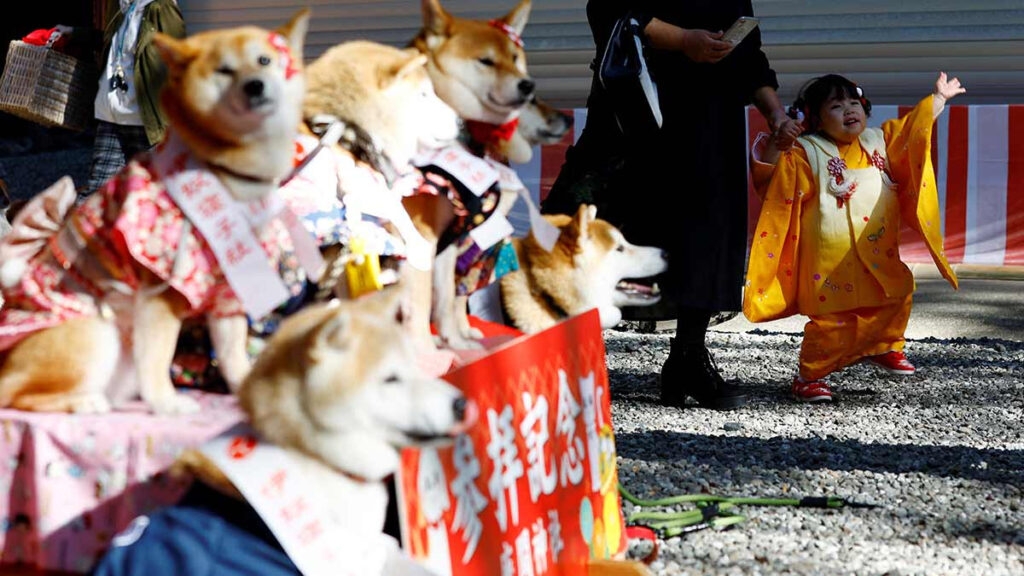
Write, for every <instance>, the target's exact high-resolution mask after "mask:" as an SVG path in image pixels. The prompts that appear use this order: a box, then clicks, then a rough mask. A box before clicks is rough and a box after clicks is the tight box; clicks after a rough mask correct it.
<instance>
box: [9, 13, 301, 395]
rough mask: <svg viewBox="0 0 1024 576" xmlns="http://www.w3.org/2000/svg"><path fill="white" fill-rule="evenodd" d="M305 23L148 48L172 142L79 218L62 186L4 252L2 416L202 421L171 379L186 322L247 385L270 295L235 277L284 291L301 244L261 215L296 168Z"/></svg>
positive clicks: (20, 219) (42, 201)
mask: <svg viewBox="0 0 1024 576" xmlns="http://www.w3.org/2000/svg"><path fill="white" fill-rule="evenodd" d="M308 20H309V11H308V10H302V11H299V12H298V13H297V14H296V15H295V16H294V17H293V18H292V19H291V20H290V21H289V22H288V23H287V24H285V25H284V26H282V27H281V28H280V29H278V30H276V31H270V30H264V29H261V28H257V27H252V26H246V27H240V28H232V29H223V30H212V31H208V32H202V33H198V34H195V35H192V36H190V37H187V38H185V39H182V40H177V39H174V38H171V37H169V36H165V35H161V34H157V35H156V37H155V40H154V42H155V43H156V45H157V46H158V48H159V50H160V52H161V55H162V57H163V59H164V61H165V62H166V64H167V68H168V80H167V83H166V85H165V88H164V89H163V91H162V95H161V98H162V105H163V109H164V110H165V111H166V113H167V116H168V118H169V120H170V128H169V131H168V137H167V140H166V141H165V142H164V143H163V144H162V145H161V146H159V147H158V148H157V149H156V150H154V151H153V152H152V153H149V154H145V155H141V156H139V157H137V158H136V159H134V160H133V161H131V162H130V163H129V164H128V165H127V166H126V167H125V168H124V169H123V170H122V171H121V172H119V173H118V175H116V176H115V177H114V178H113V179H111V180H110V182H108V183H107V184H106V185H105V186H104V187H103V188H102V189H101V190H100V191H98V192H97V193H95V194H93V195H92V196H90V197H89V198H88V199H86V200H85V201H84V202H82V203H81V204H80V205H77V206H75V205H74V204H73V190H71V189H70V186H71V185H70V179H65V180H63V181H61V182H58V183H57V184H56V185H54V186H53V187H51V189H50V190H48V191H46V192H44V193H42V194H40V195H38V196H37V197H36V198H35V199H34V200H33V202H31V203H30V204H29V205H28V206H26V207H25V208H24V209H23V210H22V211H21V212H19V213H18V216H17V217H16V218H15V221H14V227H13V230H12V231H11V233H10V234H9V235H8V236H7V237H6V238H5V239H4V241H3V244H2V246H0V253H2V254H3V264H2V267H0V282H2V285H3V290H4V297H5V300H6V302H5V305H4V308H3V310H2V311H0V349H3V350H4V352H3V356H2V362H3V363H2V366H0V406H5V407H14V408H19V409H25V410H40V411H72V412H104V411H108V410H110V409H111V406H112V404H117V403H119V402H120V401H123V400H128V399H132V398H135V397H138V396H141V398H142V400H144V401H145V402H146V403H147V404H148V406H149V408H151V409H152V410H153V411H155V412H157V413H162V414H176V413H186V412H192V411H195V410H197V409H198V404H197V403H196V402H195V400H193V399H192V398H190V397H188V396H186V395H183V394H179V393H177V392H176V391H175V389H174V387H173V385H172V383H171V380H170V374H169V367H170V364H171V359H172V356H173V354H174V351H175V346H176V343H177V339H178V335H179V332H180V330H181V325H182V321H183V319H185V318H189V317H200V316H205V317H206V318H207V323H208V327H209V331H210V335H211V339H212V341H213V345H214V348H215V350H216V354H217V358H218V362H219V366H220V370H221V372H222V374H223V375H224V377H225V380H227V382H228V383H229V385H231V386H232V387H236V386H237V385H238V383H239V382H241V380H242V378H243V377H244V376H245V374H246V373H247V372H248V371H249V368H250V360H249V358H248V356H247V354H246V350H245V343H246V336H247V317H246V314H247V312H254V311H257V310H260V311H266V310H265V309H266V308H267V307H268V305H269V306H271V307H272V305H273V302H269V301H264V302H257V300H258V299H259V298H262V297H263V296H264V295H266V294H268V292H267V290H268V286H264V285H260V286H258V287H257V289H256V290H255V291H254V290H252V289H249V288H247V287H246V286H245V283H244V282H241V281H239V278H241V277H243V276H244V275H240V274H238V273H239V272H240V271H241V269H240V268H239V266H244V265H246V264H252V265H253V266H255V268H254V270H256V271H257V272H256V273H257V275H258V274H264V275H268V274H269V276H267V277H269V278H270V279H271V280H274V281H275V282H278V284H275V285H273V286H270V288H276V292H274V293H275V294H277V295H279V296H283V297H284V298H287V296H288V295H289V293H290V290H292V287H290V286H286V285H285V284H284V282H283V281H281V278H280V276H279V275H278V274H279V272H278V266H279V264H281V262H283V261H284V260H285V258H284V255H285V253H286V252H287V251H288V250H290V249H291V248H292V245H291V240H292V238H300V237H298V236H295V237H293V236H291V234H290V231H289V230H288V229H286V226H285V224H284V223H283V222H282V221H280V220H279V219H277V218H275V216H274V213H272V212H271V211H270V210H269V209H264V208H266V207H267V206H268V204H270V203H271V202H270V200H271V198H272V197H273V196H272V195H273V193H274V191H275V190H276V189H277V187H278V180H279V179H280V178H282V177H283V176H285V174H287V173H288V171H289V170H290V169H291V167H292V157H293V152H294V139H295V135H296V133H297V130H298V126H299V122H300V118H301V106H302V98H303V94H304V81H303V75H302V48H303V43H304V39H305V34H306V29H307V24H308ZM174 182H176V183H177V184H174ZM186 210H189V212H188V213H186ZM202 222H206V223H207V224H208V225H212V226H214V228H213V229H211V228H207V229H206V230H205V231H203V230H202V227H203V224H202ZM307 241H308V238H307ZM231 274H233V275H231Z"/></svg>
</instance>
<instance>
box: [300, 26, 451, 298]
mask: <svg viewBox="0 0 1024 576" xmlns="http://www.w3.org/2000/svg"><path fill="white" fill-rule="evenodd" d="M426 64H427V58H426V56H424V55H423V54H422V53H420V52H419V51H418V50H415V49H412V48H406V49H399V48H395V47H392V46H387V45H384V44H379V43H376V42H369V41H363V40H357V41H350V42H345V43H342V44H339V45H337V46H334V47H332V48H331V49H329V50H327V51H326V52H325V53H324V54H323V55H321V56H320V57H319V58H317V59H316V60H314V61H313V62H312V63H310V64H309V65H308V66H307V69H306V81H307V93H306V98H305V103H304V106H303V117H304V120H305V123H306V125H307V126H309V127H310V128H311V129H312V130H313V131H314V132H320V131H322V128H321V127H324V128H326V127H327V126H329V125H330V124H331V123H332V122H334V123H338V124H339V125H343V126H344V127H345V131H346V133H350V134H348V135H346V136H345V137H343V138H342V139H341V141H340V142H339V144H338V145H337V146H335V147H334V148H333V151H334V152H335V153H336V154H337V155H338V157H336V158H335V159H334V162H335V163H336V164H337V165H338V166H339V167H340V169H336V170H334V172H337V173H339V176H338V180H339V182H338V193H337V195H336V196H335V195H334V194H333V190H327V192H329V193H330V196H331V198H327V199H326V201H327V203H328V204H333V205H334V208H333V209H331V210H333V211H334V212H335V213H336V214H339V215H340V218H341V225H342V226H343V227H344V228H345V230H344V232H343V234H342V235H341V236H343V238H340V237H339V238H338V240H344V241H345V242H351V241H352V240H353V239H354V238H356V237H358V240H359V242H362V243H363V245H365V246H366V249H367V250H368V251H369V252H373V253H374V254H375V255H376V256H386V257H387V256H394V257H397V258H404V259H405V263H407V264H410V266H406V267H405V268H418V269H419V270H421V271H422V272H421V273H422V274H428V273H429V270H430V268H431V266H432V261H433V255H434V252H435V251H436V248H435V247H434V246H433V245H432V244H428V243H427V242H426V241H425V240H424V239H423V238H422V236H421V235H420V234H419V232H418V231H417V230H416V227H415V225H413V224H412V221H411V220H409V218H408V213H407V212H406V210H405V208H404V207H403V205H402V197H403V196H405V195H408V194H411V193H412V191H411V190H410V188H409V182H407V181H409V180H413V181H414V180H415V176H413V175H418V173H417V172H416V169H415V166H414V165H413V164H412V159H413V157H414V156H416V155H417V154H420V153H424V152H428V151H431V150H436V149H438V148H441V147H443V146H446V145H449V144H451V143H453V142H454V141H455V139H456V138H457V137H458V134H459V117H458V116H457V115H456V114H455V111H454V110H452V108H451V107H450V106H448V105H447V104H445V103H444V102H443V101H442V100H441V99H440V98H438V96H437V94H436V93H435V92H434V89H433V84H432V83H431V80H430V76H429V75H428V74H427V70H426ZM314 161H315V160H314ZM410 176H413V177H411V178H410ZM292 188H293V187H291V186H289V187H286V189H285V193H286V195H289V196H290V197H294V194H293V193H292ZM323 192H324V187H323V186H321V185H318V184H317V183H315V182H314V187H313V189H311V190H309V191H308V193H307V194H305V195H306V196H307V198H308V197H309V196H311V195H316V194H320V195H322V194H323ZM311 200H312V203H314V204H315V203H318V202H317V201H316V199H311ZM320 200H321V201H322V200H324V199H323V198H321V199H320ZM319 210H320V211H321V212H324V211H328V210H327V209H325V208H320V209H319ZM354 214H365V215H367V216H369V218H365V219H363V218H360V217H353V215H354ZM353 220H358V222H354V221H353ZM371 220H372V221H373V223H371V222H370V221H371ZM382 220H383V222H382ZM374 223H375V224H374ZM328 225H336V223H335V224H328ZM371 228H372V230H371ZM388 234H390V236H388ZM318 236H323V234H321V233H319V232H318ZM403 272H405V271H404V270H403ZM409 274H411V273H409ZM405 284H406V285H409V284H411V282H406V283H405ZM340 286H341V287H342V288H344V287H345V286H346V285H345V283H341V284H340ZM340 292H345V291H344V290H342V291H340ZM342 295H343V294H342Z"/></svg>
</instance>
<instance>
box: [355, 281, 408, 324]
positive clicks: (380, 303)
mask: <svg viewBox="0 0 1024 576" xmlns="http://www.w3.org/2000/svg"><path fill="white" fill-rule="evenodd" d="M406 296H407V292H406V291H404V290H401V289H399V288H398V287H396V286H386V287H384V288H382V289H380V290H378V291H377V292H375V293H373V294H370V295H367V296H365V298H366V299H367V301H368V305H372V306H374V307H375V308H376V315H377V316H379V317H380V318H394V319H395V321H396V322H398V323H399V324H408V323H409V322H410V320H411V318H412V314H410V313H409V304H410V302H409V301H408V299H407V298H406Z"/></svg>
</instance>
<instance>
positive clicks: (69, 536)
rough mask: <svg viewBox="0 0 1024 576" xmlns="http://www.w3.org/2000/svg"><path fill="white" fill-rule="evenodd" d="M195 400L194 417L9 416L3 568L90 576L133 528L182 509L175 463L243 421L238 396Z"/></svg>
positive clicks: (0, 533)
mask: <svg viewBox="0 0 1024 576" xmlns="http://www.w3.org/2000/svg"><path fill="white" fill-rule="evenodd" d="M189 393H190V394H194V395H195V396H196V397H197V398H198V399H199V401H200V403H201V404H202V406H203V410H202V411H201V412H200V413H198V414H195V415H192V416H176V417H172V416H154V415H151V414H149V413H147V412H146V410H145V409H144V408H143V406H142V405H141V404H135V405H131V406H129V407H126V408H125V409H123V410H119V411H117V412H114V413H111V414H106V415H69V414H39V413H32V412H21V411H17V410H0V495H4V494H6V495H7V496H6V498H4V497H0V564H11V563H27V564H29V565H34V566H36V567H38V568H44V569H51V570H64V571H69V572H79V573H85V572H88V570H89V569H90V568H91V567H92V566H93V564H94V563H95V562H96V560H97V559H98V558H99V556H100V555H102V554H103V551H104V550H105V549H106V547H107V545H108V543H109V542H110V539H111V537H112V536H113V535H114V534H116V533H117V532H119V531H120V530H121V529H123V528H124V527H125V526H127V525H128V523H129V522H131V520H132V519H133V518H135V517H136V516H138V515H139V514H143V513H146V512H150V511H152V510H154V509H155V508H158V507H161V506H164V505H166V504H169V503H171V502H174V501H176V500H177V499H178V498H179V497H180V496H181V494H182V493H183V491H184V489H185V488H186V487H187V483H185V482H183V481H181V480H176V479H173V478H171V477H170V476H169V475H168V474H166V469H167V467H168V466H169V465H170V464H171V462H173V460H174V458H175V456H177V454H178V453H179V452H181V450H182V449H184V448H187V447H190V446H195V445H198V444H200V443H202V442H204V441H206V440H207V439H209V438H211V437H213V436H216V435H217V434H219V433H220V432H222V431H223V430H225V429H226V428H229V427H231V426H232V425H233V424H235V423H236V422H238V421H239V420H240V419H241V418H242V413H241V411H240V410H239V408H238V406H237V402H236V401H235V399H234V397H232V396H226V395H218V394H207V393H202V392H189ZM0 572H2V568H0Z"/></svg>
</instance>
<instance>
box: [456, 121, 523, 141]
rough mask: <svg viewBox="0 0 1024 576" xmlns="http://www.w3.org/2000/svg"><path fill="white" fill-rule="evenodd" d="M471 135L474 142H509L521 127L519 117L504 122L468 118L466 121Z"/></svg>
mask: <svg viewBox="0 0 1024 576" xmlns="http://www.w3.org/2000/svg"><path fill="white" fill-rule="evenodd" d="M464 124H465V126H466V130H467V131H468V132H469V137H470V138H471V139H472V140H473V142H480V143H482V144H494V143H497V142H508V141H509V140H511V139H512V136H514V135H515V133H516V128H518V127H519V118H513V119H512V120H509V121H508V122H505V123H504V124H491V123H489V122H479V121H477V120H466V121H465V122H464Z"/></svg>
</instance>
